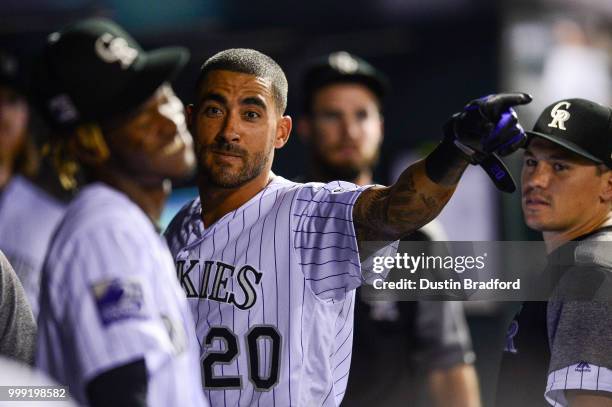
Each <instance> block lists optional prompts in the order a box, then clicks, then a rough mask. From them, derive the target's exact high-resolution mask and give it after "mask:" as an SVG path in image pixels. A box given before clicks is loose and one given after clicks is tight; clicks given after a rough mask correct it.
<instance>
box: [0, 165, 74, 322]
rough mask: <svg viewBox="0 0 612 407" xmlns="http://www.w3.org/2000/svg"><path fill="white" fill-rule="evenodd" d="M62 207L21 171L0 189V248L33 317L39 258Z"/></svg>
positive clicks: (63, 207)
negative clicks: (24, 295) (12, 270)
mask: <svg viewBox="0 0 612 407" xmlns="http://www.w3.org/2000/svg"><path fill="white" fill-rule="evenodd" d="M64 209H65V206H64V205H63V204H62V203H60V202H58V201H56V200H55V199H54V198H52V197H51V196H50V195H47V194H46V193H45V192H44V191H43V190H41V189H40V188H38V187H37V186H35V185H34V184H32V183H31V182H30V181H28V180H27V179H26V178H24V177H22V176H21V175H15V176H14V177H13V178H12V179H11V181H10V182H9V184H8V185H6V187H5V188H4V190H2V192H1V193H0V250H2V251H3V252H4V254H5V255H6V257H7V259H8V260H9V262H10V263H11V266H13V268H14V269H15V273H17V276H18V277H19V281H20V282H21V285H23V289H24V290H25V293H26V295H27V297H28V302H29V303H30V306H31V307H32V313H33V314H34V318H36V316H37V315H38V297H39V294H40V273H41V270H42V265H43V261H44V260H45V254H46V253H47V249H48V247H49V241H50V240H51V235H52V234H53V231H54V230H55V228H56V227H57V225H58V223H59V222H60V220H61V218H62V216H63V214H64Z"/></svg>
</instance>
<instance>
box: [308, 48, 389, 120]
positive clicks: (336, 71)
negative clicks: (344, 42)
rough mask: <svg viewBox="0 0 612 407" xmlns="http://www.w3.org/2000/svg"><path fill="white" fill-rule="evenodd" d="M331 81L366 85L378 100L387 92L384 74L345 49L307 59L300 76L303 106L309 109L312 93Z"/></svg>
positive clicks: (386, 80) (387, 83)
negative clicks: (309, 60)
mask: <svg viewBox="0 0 612 407" xmlns="http://www.w3.org/2000/svg"><path fill="white" fill-rule="evenodd" d="M333 83H359V84H362V85H364V86H366V87H367V88H369V89H370V90H371V91H372V92H373V93H374V94H375V95H376V97H377V98H378V100H379V102H381V103H382V100H383V98H384V96H385V94H386V93H387V90H388V88H389V81H388V79H387V77H386V76H385V75H384V74H383V73H382V72H380V71H379V70H377V69H376V68H374V67H373V66H372V65H370V64H369V63H368V62H366V61H364V60H363V59H361V58H359V57H358V56H355V55H353V54H350V53H348V52H346V51H338V52H332V53H331V54H328V55H325V56H322V57H319V58H315V59H314V60H312V61H311V62H310V64H309V65H308V68H307V69H306V72H305V74H304V80H303V83H302V85H303V87H302V89H303V91H304V108H305V109H306V111H308V110H309V109H310V105H311V103H312V97H313V95H314V93H315V92H316V91H317V90H319V89H320V88H322V87H324V86H327V85H330V84H333Z"/></svg>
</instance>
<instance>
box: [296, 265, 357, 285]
mask: <svg viewBox="0 0 612 407" xmlns="http://www.w3.org/2000/svg"><path fill="white" fill-rule="evenodd" d="M300 264H302V263H300ZM306 264H313V263H306ZM346 274H351V273H350V272H348V271H345V272H344V273H338V274H332V275H330V276H325V277H321V278H307V279H306V281H322V280H325V279H326V278H331V277H338V276H344V275H346Z"/></svg>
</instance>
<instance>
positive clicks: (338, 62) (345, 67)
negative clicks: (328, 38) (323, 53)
mask: <svg viewBox="0 0 612 407" xmlns="http://www.w3.org/2000/svg"><path fill="white" fill-rule="evenodd" d="M329 64H330V65H331V66H332V67H334V69H336V70H338V71H340V72H342V73H343V74H345V75H350V74H352V73H355V72H356V71H357V69H359V62H357V60H356V59H355V58H353V57H352V56H351V54H349V53H348V52H346V51H340V52H335V53H333V54H331V55H330V56H329Z"/></svg>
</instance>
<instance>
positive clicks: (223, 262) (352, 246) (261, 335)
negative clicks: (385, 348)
mask: <svg viewBox="0 0 612 407" xmlns="http://www.w3.org/2000/svg"><path fill="white" fill-rule="evenodd" d="M366 188H367V187H357V186H356V185H354V184H350V183H346V182H332V183H329V184H325V185H324V184H320V183H309V184H298V183H294V182H290V181H287V180H286V179H284V178H282V177H278V176H277V177H275V178H274V179H273V181H272V182H271V183H270V184H269V185H268V186H267V187H266V188H265V189H264V190H262V191H261V192H259V193H258V194H257V195H256V196H254V197H253V198H252V199H250V200H249V201H248V202H246V203H245V204H244V205H242V206H241V207H240V208H238V209H236V210H234V211H232V212H230V213H228V214H226V215H225V216H224V217H222V218H221V219H219V220H218V221H217V222H215V223H214V224H212V225H210V226H209V227H208V228H205V227H204V225H203V222H202V220H201V204H200V201H199V199H195V200H194V201H192V202H190V203H189V204H187V205H186V206H185V207H184V208H183V209H182V210H181V211H180V212H179V213H178V214H177V216H176V217H175V218H174V220H173V221H172V222H171V224H170V226H169V228H168V231H167V232H166V238H167V240H168V242H169V245H170V249H171V251H172V253H173V256H174V258H175V262H176V266H177V275H178V278H179V280H180V282H181V285H182V287H183V290H184V291H185V293H186V294H187V297H188V301H189V303H190V306H191V311H192V312H193V315H194V318H195V319H196V333H197V336H198V338H199V340H200V347H201V359H200V361H201V365H202V375H203V380H204V388H205V394H206V395H207V396H208V397H209V400H210V402H211V405H213V406H261V407H264V406H265V407H268V406H279V407H280V406H283V407H284V406H338V405H339V404H340V402H341V400H342V397H343V395H344V391H345V389H346V383H347V380H348V371H349V366H350V362H351V352H352V340H353V309H354V299H355V297H354V288H356V287H357V286H359V285H360V284H361V283H362V276H361V267H360V262H359V253H358V249H357V240H356V236H355V229H354V227H353V220H352V212H353V205H354V204H355V201H356V200H357V198H358V196H359V194H360V193H361V192H362V191H363V190H364V189H366Z"/></svg>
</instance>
